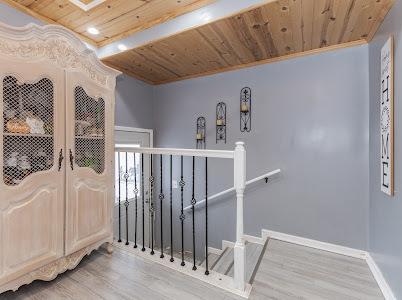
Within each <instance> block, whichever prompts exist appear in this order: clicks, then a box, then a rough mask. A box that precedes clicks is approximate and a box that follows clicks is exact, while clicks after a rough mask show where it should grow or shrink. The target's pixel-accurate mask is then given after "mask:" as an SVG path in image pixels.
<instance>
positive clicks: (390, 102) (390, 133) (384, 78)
mask: <svg viewBox="0 0 402 300" xmlns="http://www.w3.org/2000/svg"><path fill="white" fill-rule="evenodd" d="M380 107H381V111H380V113H381V116H380V126H381V152H380V155H381V191H383V192H384V193H386V194H387V195H389V196H392V195H393V194H394V45H393V38H392V37H390V38H389V39H388V41H387V42H386V44H385V45H384V47H383V48H382V50H381V97H380Z"/></svg>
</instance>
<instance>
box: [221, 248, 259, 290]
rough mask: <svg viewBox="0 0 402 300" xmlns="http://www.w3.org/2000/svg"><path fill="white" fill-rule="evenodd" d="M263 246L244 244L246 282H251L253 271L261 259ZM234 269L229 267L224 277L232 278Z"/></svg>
mask: <svg viewBox="0 0 402 300" xmlns="http://www.w3.org/2000/svg"><path fill="white" fill-rule="evenodd" d="M263 250H264V245H261V244H255V243H246V281H247V282H249V283H250V282H251V280H252V276H253V273H254V270H255V268H256V266H257V264H258V261H259V259H260V257H261V254H262V251H263ZM233 273H234V267H233V265H232V266H231V268H230V270H229V271H228V272H227V274H226V275H228V276H231V277H233Z"/></svg>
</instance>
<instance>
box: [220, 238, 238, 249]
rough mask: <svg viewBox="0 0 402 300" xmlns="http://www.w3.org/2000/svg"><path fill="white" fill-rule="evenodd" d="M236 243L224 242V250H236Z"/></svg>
mask: <svg viewBox="0 0 402 300" xmlns="http://www.w3.org/2000/svg"><path fill="white" fill-rule="evenodd" d="M235 244H236V243H234V242H230V241H226V240H222V250H225V249H226V248H234V246H235Z"/></svg>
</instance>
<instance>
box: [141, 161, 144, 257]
mask: <svg viewBox="0 0 402 300" xmlns="http://www.w3.org/2000/svg"><path fill="white" fill-rule="evenodd" d="M141 192H142V249H141V251H145V185H144V153H141Z"/></svg>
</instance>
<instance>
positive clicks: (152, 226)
mask: <svg viewBox="0 0 402 300" xmlns="http://www.w3.org/2000/svg"><path fill="white" fill-rule="evenodd" d="M150 157H151V176H150V177H149V183H150V185H151V187H150V193H149V206H150V208H149V210H150V213H151V255H154V254H155V251H154V213H155V209H154V194H153V191H154V181H155V180H154V176H153V175H154V168H153V155H152V154H150Z"/></svg>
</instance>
